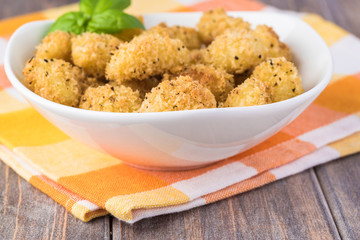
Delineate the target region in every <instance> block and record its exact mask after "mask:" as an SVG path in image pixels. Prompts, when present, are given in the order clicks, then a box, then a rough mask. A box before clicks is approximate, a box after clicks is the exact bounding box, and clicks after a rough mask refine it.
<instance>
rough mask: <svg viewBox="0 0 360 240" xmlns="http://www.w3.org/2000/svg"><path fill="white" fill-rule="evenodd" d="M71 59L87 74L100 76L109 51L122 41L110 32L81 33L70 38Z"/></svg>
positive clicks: (103, 74)
mask: <svg viewBox="0 0 360 240" xmlns="http://www.w3.org/2000/svg"><path fill="white" fill-rule="evenodd" d="M71 42H72V53H71V56H72V60H73V62H74V64H75V65H77V66H79V67H82V68H83V69H84V71H85V72H86V74H87V75H89V76H92V77H95V78H102V77H104V76H105V67H106V64H107V63H108V62H109V61H110V57H111V54H112V53H111V52H112V51H114V50H116V49H117V48H118V47H119V45H120V44H121V43H122V41H121V40H119V39H118V38H116V37H114V36H112V35H110V34H97V33H89V32H87V33H83V34H81V35H78V36H76V37H73V38H72V41H71Z"/></svg>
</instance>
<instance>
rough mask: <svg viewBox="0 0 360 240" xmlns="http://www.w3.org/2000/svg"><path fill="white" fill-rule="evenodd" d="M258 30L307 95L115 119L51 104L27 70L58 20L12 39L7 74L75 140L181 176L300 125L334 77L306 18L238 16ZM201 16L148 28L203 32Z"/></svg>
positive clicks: (156, 17)
mask: <svg viewBox="0 0 360 240" xmlns="http://www.w3.org/2000/svg"><path fill="white" fill-rule="evenodd" d="M229 14H230V15H233V16H241V17H243V18H244V19H245V20H247V21H249V22H250V23H251V24H253V25H254V26H255V25H257V24H267V25H269V26H271V27H273V28H274V30H275V31H276V32H277V33H278V34H279V36H280V38H281V40H282V41H284V42H285V43H287V44H288V45H289V46H290V48H291V50H292V52H293V53H294V55H295V58H296V64H297V67H298V68H299V71H300V75H301V77H302V79H303V86H304V89H305V92H304V93H303V94H301V95H299V96H297V97H294V98H292V99H288V100H286V101H282V102H277V103H272V104H268V105H262V106H253V107H238V108H219V109H203V110H190V111H177V112H161V113H109V112H96V111H89V110H82V109H77V108H72V107H68V106H64V105H60V104H57V103H54V102H51V101H49V100H46V99H44V98H42V97H40V96H38V95H36V94H35V93H33V92H32V91H30V90H29V89H27V88H26V87H25V86H24V85H23V84H22V79H23V75H22V69H23V67H24V65H25V62H26V61H27V60H28V59H29V58H30V57H31V56H32V55H33V52H34V49H35V46H36V45H37V44H38V43H39V42H40V41H41V39H42V37H43V36H44V34H45V33H46V32H47V30H48V28H49V27H50V25H51V23H52V22H53V21H37V22H30V23H27V24H25V25H23V26H22V27H20V28H19V29H18V30H17V31H16V32H15V33H14V34H13V36H12V37H11V38H10V41H9V43H8V47H7V49H6V54H5V70H6V74H7V76H8V77H9V79H10V81H11V83H12V84H13V86H14V87H15V88H16V89H17V90H18V91H19V92H20V93H21V94H22V95H23V96H24V97H25V98H26V99H27V101H28V102H29V103H30V104H31V105H32V106H34V108H36V109H37V110H38V111H39V112H40V113H41V114H42V115H43V116H44V117H45V118H46V119H48V120H49V121H50V122H52V123H53V124H54V125H56V126H57V127H58V128H60V129H61V130H63V131H64V132H65V133H67V134H68V135H69V136H71V137H73V138H74V139H77V140H79V141H81V142H83V143H85V144H87V145H90V146H92V147H94V148H97V149H99V150H101V151H104V152H107V153H109V154H111V155H113V156H115V157H117V158H119V159H121V160H122V161H124V162H126V163H128V164H131V165H135V166H139V167H141V168H147V169H162V170H180V169H190V168H195V167H200V166H203V165H206V164H210V163H213V162H216V161H219V160H222V159H225V158H228V157H231V156H234V155H236V154H238V153H240V152H243V151H245V150H247V149H249V148H251V147H253V146H255V145H256V144H258V143H260V142H262V141H264V140H265V139H267V138H269V137H270V136H272V135H274V134H275V133H276V132H278V131H279V130H280V129H282V128H283V127H285V126H286V125H287V124H289V123H290V122H291V121H292V120H294V119H295V118H296V117H297V116H298V115H299V114H300V113H301V112H302V111H303V110H304V109H305V108H306V107H307V106H308V105H309V104H310V103H311V102H312V101H313V100H314V99H315V98H316V97H317V96H318V95H319V94H320V92H321V91H322V90H323V89H324V88H325V87H326V85H327V84H328V82H329V80H330V77H331V75H332V59H331V55H330V52H329V50H328V48H327V46H326V44H325V43H324V41H323V40H322V39H321V38H320V36H319V35H318V34H317V33H316V32H315V31H314V30H313V29H312V28H311V27H310V26H308V25H307V24H306V23H304V22H303V21H301V20H300V19H297V18H294V17H290V16H287V15H283V14H279V13H258V12H230V13H229ZM200 16H201V13H161V14H149V15H145V16H144V21H145V26H146V27H147V28H148V27H151V26H154V25H156V24H158V23H160V22H166V23H168V25H174V24H180V25H186V26H193V27H194V26H195V25H196V23H197V22H198V20H199V18H200Z"/></svg>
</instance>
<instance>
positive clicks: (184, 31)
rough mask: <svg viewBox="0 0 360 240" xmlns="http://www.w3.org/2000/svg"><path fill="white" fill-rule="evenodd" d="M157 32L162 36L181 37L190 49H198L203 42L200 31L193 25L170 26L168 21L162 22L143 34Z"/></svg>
mask: <svg viewBox="0 0 360 240" xmlns="http://www.w3.org/2000/svg"><path fill="white" fill-rule="evenodd" d="M156 33H157V34H159V35H161V36H169V37H170V38H174V39H179V40H181V41H182V42H183V43H184V45H185V47H187V48H188V49H198V48H200V47H201V44H202V43H201V41H200V37H199V34H198V32H197V31H196V30H195V28H191V27H183V26H179V25H176V26H173V27H168V26H167V25H166V23H160V24H159V25H156V26H154V27H152V28H150V29H149V30H147V31H145V32H143V35H148V34H156Z"/></svg>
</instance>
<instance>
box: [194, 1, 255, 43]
mask: <svg viewBox="0 0 360 240" xmlns="http://www.w3.org/2000/svg"><path fill="white" fill-rule="evenodd" d="M197 28H198V29H199V35H200V38H201V40H202V41H203V42H204V43H205V44H209V43H211V42H212V41H213V40H214V39H215V38H216V37H217V36H219V35H221V34H223V33H224V32H225V31H226V30H228V29H230V30H234V29H238V30H239V29H250V23H248V22H246V21H244V20H243V19H242V18H234V17H230V16H228V15H227V14H226V12H225V10H224V9H222V8H218V9H215V10H210V11H207V12H205V13H204V14H203V15H202V17H201V19H200V21H199V23H198V24H197Z"/></svg>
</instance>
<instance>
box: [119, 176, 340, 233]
mask: <svg viewBox="0 0 360 240" xmlns="http://www.w3.org/2000/svg"><path fill="white" fill-rule="evenodd" d="M113 237H114V239H154V238H156V239H339V235H338V233H337V229H336V226H335V224H334V222H333V221H332V220H331V213H330V211H329V209H328V208H327V205H326V201H325V199H324V198H323V195H322V193H321V190H320V187H319V185H318V183H317V180H316V177H315V175H314V172H313V170H308V171H306V172H304V173H301V174H297V175H295V176H292V177H289V178H286V179H283V180H280V181H277V182H275V183H272V184H269V185H267V186H264V187H262V188H259V189H256V190H253V191H250V192H247V193H244V194H241V195H238V196H234V197H232V198H229V199H226V200H223V201H219V202H217V203H214V204H210V205H207V206H203V207H199V208H196V209H192V210H190V211H186V212H181V213H174V214H170V215H165V216H159V217H154V218H151V219H144V220H142V221H140V222H138V223H135V224H133V225H130V224H126V223H123V222H120V221H119V220H116V219H113Z"/></svg>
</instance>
